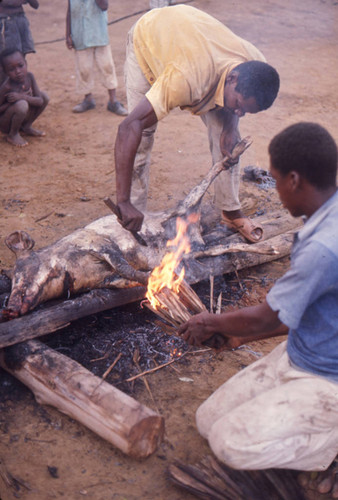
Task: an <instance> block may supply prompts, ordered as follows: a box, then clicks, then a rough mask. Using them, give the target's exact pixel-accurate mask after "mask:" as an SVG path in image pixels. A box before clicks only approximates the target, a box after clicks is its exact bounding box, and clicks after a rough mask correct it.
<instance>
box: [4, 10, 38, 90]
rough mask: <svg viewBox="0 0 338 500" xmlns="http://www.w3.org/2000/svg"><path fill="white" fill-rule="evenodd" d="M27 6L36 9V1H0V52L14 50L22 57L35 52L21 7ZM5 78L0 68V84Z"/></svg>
mask: <svg viewBox="0 0 338 500" xmlns="http://www.w3.org/2000/svg"><path fill="white" fill-rule="evenodd" d="M24 4H29V5H30V6H31V7H33V9H38V7H39V2H38V0H1V1H0V52H2V51H3V50H5V49H7V48H16V49H18V50H20V51H21V52H22V53H23V54H24V55H26V54H29V53H31V52H35V49H34V42H33V37H32V33H31V30H30V27H29V21H28V19H27V17H26V15H25V11H24V10H23V7H22V6H23V5H24ZM5 78H6V76H5V74H4V73H3V71H2V68H1V66H0V84H1V83H2V82H3V81H4V79H5Z"/></svg>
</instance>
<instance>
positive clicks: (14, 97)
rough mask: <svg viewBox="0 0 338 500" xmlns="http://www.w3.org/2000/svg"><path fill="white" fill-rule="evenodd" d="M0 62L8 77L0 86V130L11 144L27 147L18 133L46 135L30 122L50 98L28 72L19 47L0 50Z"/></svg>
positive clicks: (37, 135) (36, 135)
mask: <svg viewBox="0 0 338 500" xmlns="http://www.w3.org/2000/svg"><path fill="white" fill-rule="evenodd" d="M0 64H1V66H2V68H3V71H4V73H5V75H6V77H7V78H6V79H5V81H4V82H3V84H2V85H1V86H0V131H1V132H3V133H5V134H7V141H8V142H10V143H11V144H14V145H15V146H26V145H27V144H28V143H27V141H25V139H23V137H21V135H20V132H23V133H25V134H27V135H31V136H35V137H41V136H44V135H45V133H44V132H41V131H40V130H36V129H34V128H33V127H32V124H33V122H34V121H35V120H36V119H37V117H38V116H39V115H40V114H41V113H42V111H43V110H44V109H45V108H46V106H47V104H48V101H49V98H48V96H47V94H46V93H45V92H42V91H41V90H40V89H39V87H38V85H37V83H36V81H35V78H34V75H33V74H32V73H29V72H28V71H27V63H26V60H25V57H24V55H23V53H22V52H20V51H19V50H18V49H13V48H8V49H5V50H4V51H3V52H1V54H0Z"/></svg>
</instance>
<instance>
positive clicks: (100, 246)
mask: <svg viewBox="0 0 338 500" xmlns="http://www.w3.org/2000/svg"><path fill="white" fill-rule="evenodd" d="M249 145H250V141H249V139H248V138H246V139H242V141H240V142H239V143H238V144H237V145H236V146H235V148H234V150H233V152H232V155H229V156H226V157H225V158H223V160H222V161H219V162H218V163H216V164H215V165H213V167H212V168H211V169H210V170H209V172H208V173H207V175H206V176H205V177H204V179H203V180H202V181H201V182H200V183H199V184H198V185H197V186H195V187H194V188H193V189H191V191H190V192H189V193H188V195H187V196H186V197H185V199H184V200H182V201H181V202H179V203H178V205H177V207H176V208H175V209H168V210H167V211H164V212H156V213H145V217H144V221H143V226H142V232H141V233H140V234H141V236H142V238H143V239H144V240H145V241H146V242H147V244H148V246H143V245H140V244H139V243H138V242H137V240H136V239H135V238H134V236H133V235H132V233H130V232H129V231H127V230H126V229H124V228H123V227H122V226H121V224H120V223H119V222H118V220H117V217H116V216H115V215H108V216H105V217H101V218H100V219H97V220H96V221H94V222H92V223H90V224H88V225H87V226H85V227H84V228H82V229H78V230H77V231H74V232H73V233H71V234H70V235H68V236H65V237H64V238H62V239H61V240H59V241H56V242H55V243H53V244H52V245H49V246H48V247H45V248H42V249H40V250H37V251H33V250H32V248H33V246H34V241H33V240H32V238H31V237H30V236H29V234H27V233H26V232H25V231H16V232H14V233H12V234H10V235H9V236H8V237H7V238H6V240H5V242H6V244H7V246H8V248H9V249H10V250H12V251H13V252H14V253H15V255H16V258H17V261H16V264H15V267H14V270H13V278H12V292H11V295H10V298H9V301H8V304H7V309H6V311H5V312H4V315H5V316H6V317H7V318H14V317H17V316H20V315H23V314H26V313H27V312H28V311H31V310H32V309H34V308H35V307H36V306H37V305H38V304H40V303H42V302H45V301H47V300H49V299H52V298H58V297H61V296H64V295H68V294H73V293H79V292H82V291H86V290H91V289H94V288H102V287H104V288H108V287H114V288H127V287H131V286H137V285H139V284H146V283H147V281H148V276H149V272H150V271H151V270H152V269H154V267H156V266H157V265H159V263H160V262H161V260H162V258H163V255H164V254H165V252H166V242H167V241H168V240H171V239H172V238H173V237H174V236H175V235H176V219H177V218H178V217H185V216H187V215H188V214H189V213H191V212H199V209H200V204H201V200H202V198H203V196H204V194H205V192H206V190H207V189H208V187H209V186H210V184H211V182H212V181H213V180H214V179H215V177H217V175H218V174H219V173H220V172H221V171H222V170H223V169H224V168H231V164H232V162H233V161H234V159H238V157H239V156H240V154H242V153H243V151H244V150H245V149H246V148H247V147H248V146H249ZM189 231H190V234H189V237H190V241H191V247H192V248H193V247H194V245H197V246H200V245H202V246H203V245H204V241H203V238H202V237H201V234H200V228H199V225H198V224H194V225H192V226H191V227H190V229H189ZM196 265H197V264H196V263H195V262H194V261H193V262H192V263H191V266H195V267H196Z"/></svg>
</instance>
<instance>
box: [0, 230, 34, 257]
mask: <svg viewBox="0 0 338 500" xmlns="http://www.w3.org/2000/svg"><path fill="white" fill-rule="evenodd" d="M5 243H6V245H7V246H8V248H9V249H10V250H12V252H14V253H15V255H16V256H17V257H20V255H21V254H23V253H24V252H28V251H29V250H31V249H32V248H33V247H34V244H35V241H34V240H33V238H31V237H30V236H29V234H28V233H26V231H15V232H14V233H11V234H10V235H9V236H7V238H6V239H5Z"/></svg>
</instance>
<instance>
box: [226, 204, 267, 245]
mask: <svg viewBox="0 0 338 500" xmlns="http://www.w3.org/2000/svg"><path fill="white" fill-rule="evenodd" d="M221 223H222V224H226V225H227V226H228V227H229V228H230V229H233V230H234V231H238V232H239V233H240V234H241V235H242V236H244V238H245V239H247V240H248V241H250V243H257V242H258V241H261V239H262V238H263V228H262V226H260V225H259V224H254V223H253V222H252V220H251V219H249V217H238V218H237V219H232V220H231V219H229V218H228V217H227V216H226V215H224V212H222V218H221ZM257 229H259V230H260V232H261V235H260V236H259V237H258V238H257V237H255V235H254V232H255V231H256V230H257Z"/></svg>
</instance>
